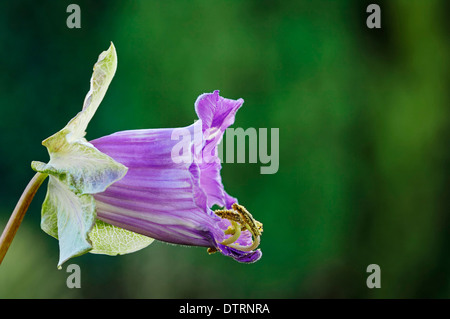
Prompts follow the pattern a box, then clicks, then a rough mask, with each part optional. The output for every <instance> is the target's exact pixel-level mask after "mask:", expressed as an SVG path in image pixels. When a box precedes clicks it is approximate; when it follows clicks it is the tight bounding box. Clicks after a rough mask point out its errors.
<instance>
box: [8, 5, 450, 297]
mask: <svg viewBox="0 0 450 319" xmlns="http://www.w3.org/2000/svg"><path fill="white" fill-rule="evenodd" d="M70 3H77V4H79V5H80V7H81V25H82V28H81V29H68V28H67V26H66V19H67V17H68V15H69V14H68V13H66V8H67V5H68V4H70ZM369 3H370V2H369V1H359V0H354V1H331V0H330V1H317V0H316V1H300V0H296V1H287V0H284V1H269V0H267V1H261V0H252V1H250V0H248V1H237V0H236V1H206V0H201V1H192V0H191V1H111V0H109V1H89V2H88V1H38V2H37V1H12V0H10V1H2V3H1V4H0V46H1V50H0V110H1V113H0V132H1V134H0V143H1V144H0V146H1V148H0V150H1V151H0V152H1V153H0V155H1V156H0V173H1V192H0V226H2V227H1V228H3V225H5V224H6V221H7V219H8V217H9V215H10V213H11V212H12V210H13V208H14V206H15V203H16V202H17V200H18V199H19V197H20V194H21V193H22V191H23V189H24V187H25V186H26V184H27V183H28V181H29V180H30V179H31V177H32V176H33V173H34V172H33V171H32V170H31V168H30V162H31V161H32V160H40V161H47V160H48V155H47V151H46V149H45V148H44V147H43V146H42V145H41V141H42V140H43V139H45V138H46V137H48V136H50V135H51V134H53V133H54V132H56V131H58V130H59V129H61V128H62V127H63V126H64V125H65V124H66V123H67V122H68V121H69V120H70V119H71V118H72V117H73V116H74V115H75V114H76V113H77V112H78V111H80V110H81V107H82V103H83V99H84V97H85V95H86V93H87V91H88V89H89V79H90V76H91V73H92V66H93V64H94V63H95V61H96V60H97V57H98V55H99V54H100V52H102V51H103V50H106V49H107V48H108V46H109V43H110V41H113V42H114V44H115V46H116V49H117V52H118V59H119V64H118V70H117V73H116V76H115V78H114V80H113V82H112V84H111V86H110V88H109V91H108V93H107V94H106V97H105V99H104V100H103V103H102V105H101V107H100V108H99V110H98V112H97V114H96V115H95V117H94V119H93V120H92V121H91V123H90V125H89V129H88V135H87V138H88V139H94V138H97V137H100V136H103V135H107V134H110V133H113V132H115V131H120V130H125V129H140V128H157V127H179V126H186V125H190V124H192V122H193V121H194V119H195V118H196V115H195V112H194V107H193V105H194V101H195V99H196V98H197V96H198V95H199V94H201V93H204V92H211V91H213V90H215V89H220V90H221V95H222V96H224V97H228V98H233V99H237V98H240V97H242V98H243V99H244V100H245V103H244V106H243V108H242V109H241V110H240V111H239V112H238V115H237V118H236V122H235V125H234V127H242V128H244V129H246V128H249V127H254V128H279V130H280V141H279V142H280V155H279V157H280V166H279V171H278V172H277V173H276V174H274V175H261V174H260V173H259V169H260V166H261V165H262V164H261V163H257V164H230V163H228V164H224V165H223V170H222V176H223V182H224V184H225V188H226V190H227V191H228V193H230V194H231V195H233V196H236V197H238V198H239V201H240V202H241V203H242V204H244V205H245V206H246V207H247V208H248V209H249V210H250V211H251V212H252V214H253V215H254V216H255V217H256V218H257V219H258V220H260V221H261V222H263V223H264V234H263V237H262V243H261V248H262V251H263V258H262V259H261V260H260V261H259V262H257V263H256V264H250V265H245V264H240V263H237V262H235V261H233V260H232V259H230V258H226V257H224V256H221V255H219V254H215V255H212V256H209V255H208V254H207V253H206V249H205V248H185V247H179V246H173V245H167V244H164V243H159V242H158V243H154V244H153V245H151V246H150V247H148V248H146V249H144V250H142V251H139V252H137V253H134V254H130V255H126V256H119V257H108V256H101V255H92V254H87V255H84V256H81V257H77V258H75V259H73V260H71V261H69V262H68V263H67V264H66V265H65V267H63V269H62V270H57V268H56V264H57V261H58V243H57V241H56V240H55V239H53V238H51V237H49V236H48V235H46V234H45V233H44V232H43V231H41V229H40V226H39V221H40V206H41V204H42V201H43V198H44V196H45V188H46V187H45V185H46V182H45V184H44V187H42V189H40V190H39V192H38V194H37V196H36V198H35V200H34V201H33V203H32V205H31V206H30V209H29V211H28V213H27V215H26V217H25V219H24V221H23V224H22V225H21V228H20V229H19V232H18V234H17V236H16V238H15V240H14V242H13V244H12V246H11V248H10V250H9V252H8V254H7V255H6V258H5V260H4V262H3V264H2V265H1V267H0V297H2V298H19V297H20V298H72V297H76V298H83V297H86V298H87V297H89V298H109V297H114V298H303V297H310V298H324V297H330V298H349V297H353V298H417V297H424V298H427V297H436V298H447V297H449V296H450V258H449V251H448V245H449V244H450V236H449V234H450V233H449V224H450V219H449V205H450V201H449V196H448V192H449V184H450V179H449V176H450V171H449V170H450V150H449V143H448V138H449V134H450V131H449V115H450V114H449V113H450V109H449V102H450V96H449V93H448V92H449V83H450V61H449V57H450V54H449V53H450V46H449V44H450V42H449V40H448V39H449V30H450V22H449V19H448V12H449V9H450V5H449V2H448V1H444V0H442V1H423V0H416V1H409V0H404V1H400V0H395V1H394V0H391V1H377V3H378V4H380V6H381V13H382V28H381V30H374V29H373V30H371V29H368V28H367V27H366V18H367V16H368V14H367V13H366V7H367V5H368V4H369ZM70 263H76V264H78V265H80V267H81V284H82V288H81V289H68V288H67V287H66V278H67V276H68V273H66V266H67V265H68V264H70ZM372 263H375V264H378V265H380V267H381V284H382V288H381V289H373V290H371V289H368V288H367V286H366V278H367V276H368V273H366V267H367V266H368V265H369V264H372Z"/></svg>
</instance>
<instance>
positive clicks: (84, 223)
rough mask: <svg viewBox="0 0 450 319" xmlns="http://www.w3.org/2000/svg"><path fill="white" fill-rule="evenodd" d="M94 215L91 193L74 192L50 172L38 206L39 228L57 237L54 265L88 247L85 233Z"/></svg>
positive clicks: (87, 232) (85, 250) (83, 251)
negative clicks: (57, 252) (56, 260)
mask: <svg viewBox="0 0 450 319" xmlns="http://www.w3.org/2000/svg"><path fill="white" fill-rule="evenodd" d="M95 218H96V213H95V200H94V197H93V196H92V195H88V194H79V195H77V194H75V193H74V192H72V191H71V190H70V189H69V188H68V187H67V185H66V184H64V183H63V182H61V181H59V180H58V179H57V178H55V177H53V176H51V175H50V178H49V182H48V190H47V195H46V197H45V200H44V204H43V205H42V220H41V228H42V229H43V230H44V231H45V232H46V233H47V234H49V235H51V236H53V237H55V238H57V239H58V240H59V251H60V255H59V262H58V267H60V266H61V265H62V264H63V263H64V262H65V261H67V260H68V259H70V258H72V257H75V256H79V255H82V254H84V253H86V252H88V251H89V250H91V249H92V245H91V242H90V240H89V237H88V234H89V233H90V231H91V229H92V226H93V225H94V222H95Z"/></svg>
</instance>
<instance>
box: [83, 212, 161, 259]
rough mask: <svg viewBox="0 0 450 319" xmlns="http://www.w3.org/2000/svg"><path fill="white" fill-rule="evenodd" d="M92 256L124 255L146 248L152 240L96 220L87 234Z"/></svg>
mask: <svg viewBox="0 0 450 319" xmlns="http://www.w3.org/2000/svg"><path fill="white" fill-rule="evenodd" d="M89 238H90V240H91V242H92V247H93V248H92V250H91V251H89V252H90V253H93V254H104V255H110V256H115V255H124V254H129V253H132V252H135V251H138V250H140V249H142V248H145V247H147V246H148V245H150V244H151V243H152V242H153V238H150V237H147V236H144V235H140V234H137V233H134V232H131V231H129V230H126V229H123V228H119V227H116V226H113V225H110V224H107V223H105V222H103V221H100V220H97V221H96V223H95V225H94V227H93V228H92V231H91V232H90V233H89Z"/></svg>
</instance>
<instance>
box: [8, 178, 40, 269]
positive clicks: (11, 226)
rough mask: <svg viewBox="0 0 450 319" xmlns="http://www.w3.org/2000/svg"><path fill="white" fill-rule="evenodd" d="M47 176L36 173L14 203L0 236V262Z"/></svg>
mask: <svg viewBox="0 0 450 319" xmlns="http://www.w3.org/2000/svg"><path fill="white" fill-rule="evenodd" d="M47 176H48V175H47V174H43V173H36V174H35V175H34V177H33V178H32V179H31V181H30V182H29V183H28V185H27V187H26V188H25V190H24V191H23V194H22V196H20V199H19V201H18V202H17V204H16V208H14V211H13V213H12V214H11V217H10V218H9V221H8V224H6V227H5V229H4V230H3V234H2V236H1V237H0V264H1V263H2V261H3V258H4V257H5V255H6V252H7V251H8V248H9V246H10V245H11V242H12V240H13V238H14V236H15V235H16V232H17V230H18V229H19V226H20V223H22V220H23V217H24V216H25V213H26V212H27V209H28V206H30V203H31V201H32V200H33V197H34V195H35V194H36V192H37V190H38V189H39V187H40V186H41V184H42V182H43V181H44V180H45V179H46V178H47Z"/></svg>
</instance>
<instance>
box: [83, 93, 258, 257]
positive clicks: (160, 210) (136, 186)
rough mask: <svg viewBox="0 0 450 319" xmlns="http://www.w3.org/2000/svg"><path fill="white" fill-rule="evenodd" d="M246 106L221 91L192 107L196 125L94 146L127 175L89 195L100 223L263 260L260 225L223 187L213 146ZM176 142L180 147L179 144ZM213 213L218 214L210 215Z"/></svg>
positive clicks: (116, 137) (130, 134)
mask: <svg viewBox="0 0 450 319" xmlns="http://www.w3.org/2000/svg"><path fill="white" fill-rule="evenodd" d="M243 102H244V101H243V100H242V99H239V100H231V99H225V98H223V97H221V96H219V91H215V92H214V93H206V94H202V95H201V96H199V97H198V99H197V101H196V103H195V110H196V112H197V115H198V117H199V120H198V121H196V122H195V123H194V124H192V125H190V126H187V127H184V128H175V129H144V130H130V131H122V132H117V133H114V134H112V135H109V136H105V137H102V138H99V139H96V140H94V141H91V143H92V144H93V145H94V146H95V147H96V148H97V149H98V150H99V151H100V152H102V153H104V154H106V155H108V156H110V157H111V158H112V159H114V160H115V161H117V162H119V163H121V164H122V165H124V166H126V167H127V168H128V171H127V173H126V175H125V176H124V177H123V178H122V179H120V180H118V181H116V182H115V183H113V184H112V185H110V186H109V187H108V188H107V189H106V190H105V191H103V192H101V193H97V194H94V198H95V202H96V209H97V218H98V219H100V220H101V221H104V222H106V223H109V224H112V225H114V226H117V227H120V228H124V229H127V230H130V231H133V232H136V233H139V234H142V235H146V236H149V237H152V238H155V239H157V240H160V241H165V242H169V243H174V244H180V245H189V246H203V247H208V252H210V253H213V252H216V251H219V252H221V253H222V254H224V255H226V256H230V257H232V258H234V259H235V260H237V261H240V262H255V261H257V260H258V259H259V258H261V255H262V253H261V250H260V249H256V248H257V246H258V244H259V240H260V235H261V232H262V224H261V223H259V222H258V221H256V220H255V219H253V217H252V215H251V214H250V213H249V212H248V211H247V210H246V209H245V208H244V207H243V206H241V205H239V204H238V203H237V199H236V198H234V197H231V196H230V195H228V194H227V192H226V191H225V189H224V186H223V184H222V180H221V176H220V170H221V164H220V160H219V158H218V156H217V145H218V143H219V142H220V141H221V139H222V136H223V133H224V132H225V130H226V128H227V127H228V126H230V125H231V124H233V123H234V118H235V114H236V112H237V110H238V109H239V108H240V107H241V106H242V103H243ZM180 137H181V140H180ZM214 205H218V206H221V207H223V209H220V210H215V211H213V210H212V207H213V206H214Z"/></svg>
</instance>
